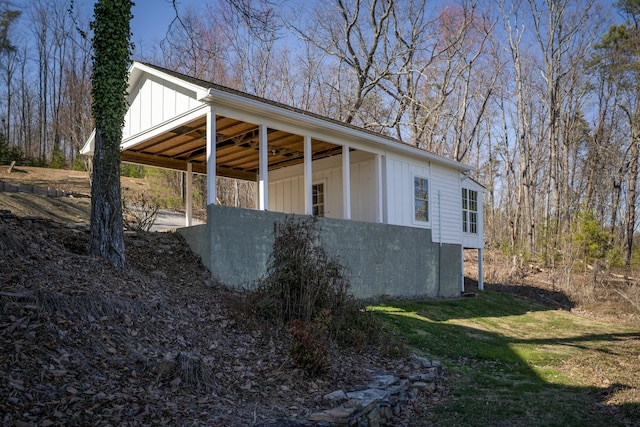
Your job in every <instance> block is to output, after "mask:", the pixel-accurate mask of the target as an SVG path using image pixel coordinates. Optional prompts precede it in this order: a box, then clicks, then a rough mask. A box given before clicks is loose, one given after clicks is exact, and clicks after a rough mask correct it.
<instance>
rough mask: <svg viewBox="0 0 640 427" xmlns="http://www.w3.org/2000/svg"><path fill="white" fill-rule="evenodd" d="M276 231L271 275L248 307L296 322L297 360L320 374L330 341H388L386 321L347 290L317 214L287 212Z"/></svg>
mask: <svg viewBox="0 0 640 427" xmlns="http://www.w3.org/2000/svg"><path fill="white" fill-rule="evenodd" d="M274 234H275V240H274V244H273V251H272V253H271V258H270V262H269V266H268V269H267V276H266V277H265V278H264V279H263V280H262V281H261V283H260V284H259V285H258V288H257V290H256V291H255V292H254V293H252V294H251V295H250V296H249V300H248V303H247V305H246V307H247V308H248V310H249V311H250V313H249V314H250V315H251V316H252V317H256V318H258V319H261V320H266V321H267V322H270V323H272V324H278V325H293V326H290V331H292V333H293V337H294V347H293V348H292V353H291V354H292V357H293V358H294V361H295V362H296V363H297V364H299V365H301V366H302V367H305V366H306V368H308V369H307V373H309V374H311V375H317V374H319V373H321V372H322V371H323V370H324V369H321V367H323V366H325V365H326V363H328V361H327V362H326V363H325V361H321V360H320V359H322V358H323V356H324V355H325V354H326V352H325V351H324V349H325V348H326V346H327V345H328V343H331V342H335V343H337V344H338V345H341V346H344V347H349V348H355V349H362V348H364V347H366V346H367V345H371V344H377V343H380V342H383V341H388V339H387V337H385V338H384V339H381V337H382V336H383V334H384V331H383V327H382V322H381V321H380V320H379V319H378V318H376V317H375V316H374V315H373V313H371V312H369V311H367V310H366V307H365V306H364V304H363V303H362V302H360V301H357V300H356V299H355V298H354V297H353V296H352V295H351V294H350V293H349V292H348V290H349V281H348V278H347V272H346V269H345V267H344V266H343V265H342V264H340V262H339V260H338V259H337V257H335V256H330V255H329V254H328V253H327V251H326V249H325V248H324V244H323V242H322V239H321V237H320V227H319V224H318V218H317V217H302V218H300V219H294V218H293V217H287V218H286V219H285V220H284V221H282V222H279V223H275V224H274ZM400 347H402V346H401V344H399V343H397V342H396V345H395V348H400Z"/></svg>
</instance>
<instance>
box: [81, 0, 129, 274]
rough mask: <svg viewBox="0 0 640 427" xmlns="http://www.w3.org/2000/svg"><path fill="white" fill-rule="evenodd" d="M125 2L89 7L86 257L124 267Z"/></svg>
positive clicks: (116, 0) (102, 1)
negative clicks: (90, 141)
mask: <svg viewBox="0 0 640 427" xmlns="http://www.w3.org/2000/svg"><path fill="white" fill-rule="evenodd" d="M132 5H133V3H132V2H131V0H100V1H98V2H97V3H96V5H95V7H94V21H93V22H92V23H91V28H92V29H93V32H94V36H93V55H94V56H93V75H92V78H91V83H92V89H91V94H92V96H93V104H92V111H93V116H94V119H95V121H96V136H95V148H94V158H93V182H92V186H91V238H90V241H89V253H90V254H91V255H96V256H100V257H102V258H105V259H107V260H109V261H110V262H111V263H112V264H113V265H114V266H115V267H116V268H118V269H124V268H125V267H126V258H125V251H124V230H123V225H122V202H121V196H120V142H121V140H122V125H123V122H124V114H125V112H126V109H127V104H126V101H125V91H126V89H127V80H128V79H127V78H128V71H127V70H128V67H129V62H130V59H129V58H130V55H131V43H130V38H131V30H130V22H131V18H132V15H131V7H132Z"/></svg>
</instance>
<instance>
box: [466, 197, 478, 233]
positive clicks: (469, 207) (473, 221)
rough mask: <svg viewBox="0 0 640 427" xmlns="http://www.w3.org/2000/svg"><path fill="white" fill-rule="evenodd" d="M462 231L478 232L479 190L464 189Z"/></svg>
mask: <svg viewBox="0 0 640 427" xmlns="http://www.w3.org/2000/svg"><path fill="white" fill-rule="evenodd" d="M462 231H463V232H465V233H473V234H477V233H478V192H477V191H473V190H468V189H466V188H463V189H462Z"/></svg>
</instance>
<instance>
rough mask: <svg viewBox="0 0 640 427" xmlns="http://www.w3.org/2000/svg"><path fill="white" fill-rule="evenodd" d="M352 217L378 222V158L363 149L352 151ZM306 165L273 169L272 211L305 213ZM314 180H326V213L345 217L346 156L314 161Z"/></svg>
mask: <svg viewBox="0 0 640 427" xmlns="http://www.w3.org/2000/svg"><path fill="white" fill-rule="evenodd" d="M349 157H350V169H351V175H350V176H351V219H352V220H356V221H365V222H375V221H376V187H375V183H376V180H375V157H374V155H373V154H370V153H365V152H362V151H353V152H351V153H350V156H349ZM303 168H304V166H303V165H302V164H300V165H295V166H290V167H287V168H282V169H277V170H274V171H270V172H269V210H271V211H276V212H284V213H294V214H304V171H303ZM313 183H314V184H317V183H323V184H324V191H325V206H324V209H325V216H326V217H327V218H336V219H343V218H344V206H343V201H342V194H343V190H344V189H343V184H342V158H341V156H333V157H328V158H325V159H321V160H316V161H315V162H313Z"/></svg>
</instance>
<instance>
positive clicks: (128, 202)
mask: <svg viewBox="0 0 640 427" xmlns="http://www.w3.org/2000/svg"><path fill="white" fill-rule="evenodd" d="M158 210H160V203H159V202H158V200H157V199H150V198H149V197H148V196H145V193H138V194H137V195H136V196H134V197H132V198H131V199H125V197H122V221H123V223H124V227H125V228H126V229H127V230H133V231H149V230H150V229H151V227H152V226H153V224H154V223H155V222H156V218H157V217H158Z"/></svg>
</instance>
